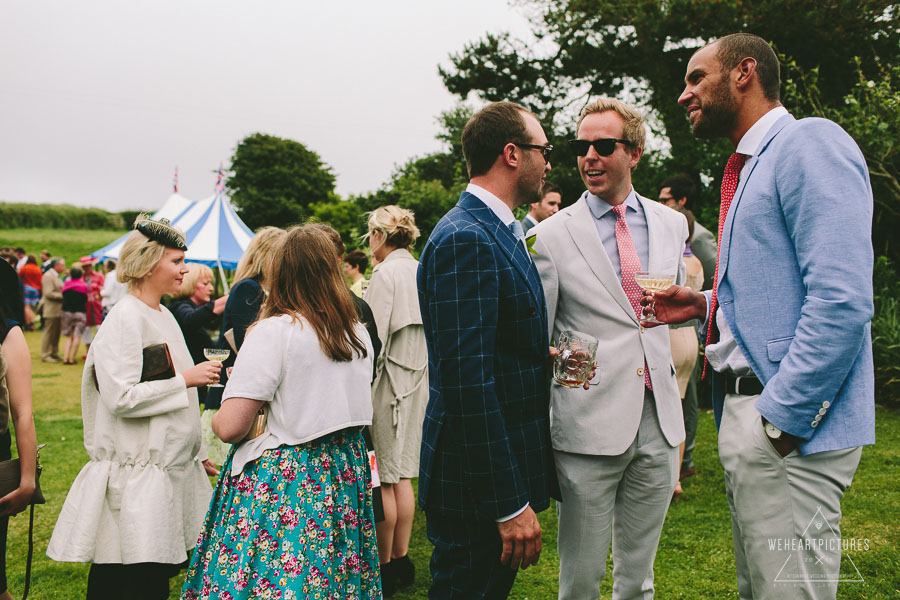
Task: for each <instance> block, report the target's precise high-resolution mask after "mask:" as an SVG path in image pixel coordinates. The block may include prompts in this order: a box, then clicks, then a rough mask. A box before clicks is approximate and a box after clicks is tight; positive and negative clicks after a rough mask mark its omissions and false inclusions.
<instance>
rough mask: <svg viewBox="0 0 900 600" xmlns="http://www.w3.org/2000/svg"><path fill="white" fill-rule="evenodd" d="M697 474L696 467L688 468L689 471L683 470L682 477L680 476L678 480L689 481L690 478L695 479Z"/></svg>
mask: <svg viewBox="0 0 900 600" xmlns="http://www.w3.org/2000/svg"><path fill="white" fill-rule="evenodd" d="M696 473H697V468H696V467H688V468H687V469H682V470H681V475H679V476H678V479H687V478H688V477H693V476H694V475H695V474H696Z"/></svg>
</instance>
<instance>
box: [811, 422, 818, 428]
mask: <svg viewBox="0 0 900 600" xmlns="http://www.w3.org/2000/svg"><path fill="white" fill-rule="evenodd" d="M809 426H810V427H818V426H819V422H818V421H813V422H812V423H810V424H809Z"/></svg>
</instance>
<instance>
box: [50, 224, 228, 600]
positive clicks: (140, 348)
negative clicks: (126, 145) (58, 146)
mask: <svg viewBox="0 0 900 600" xmlns="http://www.w3.org/2000/svg"><path fill="white" fill-rule="evenodd" d="M185 250H187V246H186V245H185V241H184V234H183V233H181V232H180V231H179V230H177V229H175V228H174V227H172V226H170V225H169V223H168V221H166V220H161V221H151V220H150V219H148V218H147V217H146V216H144V215H141V216H139V217H138V220H137V221H136V222H135V231H133V232H132V233H131V235H130V236H129V237H128V238H127V239H126V241H125V243H124V245H123V246H122V250H121V252H120V254H119V268H118V270H117V273H116V276H117V277H118V279H119V281H120V282H122V283H126V284H128V288H129V293H128V295H127V296H125V298H123V299H122V300H121V301H120V302H119V303H117V304H116V305H115V306H114V307H113V309H112V310H111V311H110V312H109V315H108V317H107V319H106V320H105V321H104V323H103V327H102V328H101V329H100V330H99V331H98V333H97V337H96V338H95V340H94V343H92V344H91V348H90V350H89V351H88V355H87V361H86V362H85V368H84V374H83V376H82V382H81V407H82V418H83V420H84V446H85V448H86V449H87V453H88V456H89V457H90V459H91V460H90V462H89V463H88V464H87V465H85V467H84V468H82V470H81V472H80V473H79V474H78V477H76V479H75V482H74V483H73V484H72V487H71V489H70V490H69V494H68V496H67V498H66V501H65V504H64V505H63V508H62V511H61V512H60V515H59V519H58V521H57V523H56V528H55V529H54V530H53V536H52V538H51V539H50V545H49V547H48V548H47V555H48V556H49V557H50V558H52V559H54V560H58V561H65V562H91V563H93V564H92V565H91V570H90V574H89V575H88V584H87V598H88V599H94V598H98V599H99V598H103V599H104V600H114V599H117V598H122V599H125V598H129V599H131V598H141V599H143V598H146V599H156V598H160V599H163V598H168V594H169V591H168V590H169V578H170V577H172V576H173V575H175V574H176V573H177V572H178V570H179V569H180V567H181V566H182V563H184V562H185V561H186V560H187V551H188V550H190V549H191V548H193V546H194V543H195V542H196V540H197V535H198V534H199V532H200V527H201V525H202V523H203V518H204V516H205V513H206V507H207V505H208V503H209V499H210V497H211V495H212V488H211V486H210V484H209V479H208V477H207V476H208V475H213V474H216V471H215V467H214V466H213V465H212V463H210V462H209V461H208V460H207V457H206V451H205V449H204V448H203V444H202V443H201V435H200V412H199V406H198V401H197V390H196V388H197V387H199V386H204V385H208V384H211V383H214V382H215V381H217V380H218V378H219V371H220V369H221V363H218V362H202V363H200V364H198V365H196V366H195V365H194V363H193V361H192V360H191V355H190V353H189V352H188V349H187V346H186V345H185V342H184V337H183V336H182V334H181V329H180V328H179V326H178V323H177V322H176V321H175V318H174V317H173V316H172V314H171V313H170V312H169V311H168V310H167V309H166V308H165V307H164V306H162V304H161V303H160V300H161V299H162V297H163V296H164V295H174V294H177V293H178V292H179V291H180V289H181V283H182V279H183V277H184V275H185V273H187V271H188V269H187V267H185V264H184V252H185ZM161 344H165V346H166V348H167V350H168V355H169V358H170V361H171V368H166V367H167V365H166V355H165V352H163V353H162V354H161V356H162V361H161V362H162V365H163V368H161V369H160V370H161V371H163V374H162V375H159V376H158V377H157V378H155V379H154V380H148V377H147V374H146V373H144V372H142V371H144V370H145V367H150V366H152V364H153V363H154V362H155V361H154V360H152V358H153V357H154V356H155V357H160V352H159V349H160V346H159V345H161ZM148 350H156V352H153V353H151V352H148ZM145 360H146V362H147V363H148V364H147V365H145V364H144V363H145ZM169 372H171V373H173V376H170V375H168V373H169Z"/></svg>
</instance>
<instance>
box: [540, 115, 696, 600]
mask: <svg viewBox="0 0 900 600" xmlns="http://www.w3.org/2000/svg"><path fill="white" fill-rule="evenodd" d="M577 134H578V139H577V140H573V141H572V142H570V144H571V145H572V147H573V149H574V150H575V154H576V155H578V157H579V158H578V169H579V171H580V173H581V176H582V179H583V180H584V182H585V184H586V186H587V191H586V192H585V193H584V195H582V197H581V198H580V199H579V200H578V201H577V202H576V203H575V204H574V205H572V206H570V207H568V208H565V209H563V210H561V211H560V212H559V213H558V214H556V215H555V216H553V217H552V218H549V219H547V220H545V221H543V222H542V223H540V224H538V225H537V226H536V227H535V228H534V229H532V230H531V232H530V233H531V234H533V235H535V236H536V239H535V243H534V247H533V249H534V250H535V251H536V252H537V254H536V255H534V260H535V264H536V266H537V268H538V271H539V273H540V275H541V282H542V284H543V287H544V294H545V296H546V299H547V315H548V319H549V321H548V323H549V327H550V332H551V336H552V338H554V339H555V338H557V337H558V335H559V333H560V332H561V331H564V330H575V331H580V332H583V333H587V334H590V335H592V336H594V337H596V338H597V339H598V340H599V342H600V345H599V350H598V355H597V363H598V367H597V373H598V374H599V381H597V380H596V379H595V381H593V382H592V385H591V388H590V390H589V391H588V392H585V391H584V390H572V389H569V388H566V387H563V386H561V385H558V384H555V383H554V385H553V386H552V388H551V392H550V401H551V419H550V433H551V439H552V442H553V449H554V458H555V461H556V468H557V474H558V476H559V483H560V491H561V493H562V502H561V503H560V504H559V555H560V582H559V597H560V598H565V599H575V598H578V599H581V598H584V599H588V598H589V599H591V600H596V598H597V597H598V595H599V586H600V582H601V580H602V579H603V576H604V574H605V571H606V556H607V552H608V551H609V546H610V539H611V538H612V547H613V578H614V581H613V598H616V599H620V598H651V597H652V596H653V561H654V558H655V556H656V547H657V544H658V542H659V536H660V532H661V530H662V525H663V521H664V520H665V516H666V510H667V508H668V505H669V501H670V499H671V497H672V492H673V490H674V488H675V483H676V481H677V478H678V444H679V443H681V441H682V440H684V424H683V422H682V416H681V402H680V397H679V394H678V388H677V384H676V381H675V370H674V368H673V367H672V360H671V351H670V348H669V334H668V331H667V330H666V328H665V327H661V328H656V329H649V328H646V329H645V328H644V327H642V326H641V325H640V323H639V322H638V318H637V315H638V311H639V310H640V306H639V304H638V302H639V301H640V289H639V288H638V286H637V284H636V283H635V281H634V272H635V271H638V270H641V268H643V269H644V270H649V271H652V272H663V273H667V274H671V275H673V276H676V275H677V278H678V280H679V281H681V280H682V279H683V277H684V266H683V262H682V260H681V256H682V253H683V251H684V242H685V239H687V235H688V228H687V221H686V220H685V218H684V216H683V215H682V214H681V213H678V212H675V211H673V210H670V209H668V208H666V207H665V206H662V205H660V204H659V203H657V202H654V201H651V200H648V199H646V198H642V197H640V196H638V195H637V194H636V193H635V192H634V189H633V188H632V186H631V170H632V169H633V168H634V167H635V165H637V163H638V160H640V157H641V154H642V152H643V146H644V140H645V135H646V134H645V129H644V123H643V119H642V118H641V116H640V114H638V113H637V112H636V111H635V110H634V109H632V108H630V107H629V106H627V105H625V104H624V103H622V102H619V101H618V100H614V99H605V98H601V99H599V100H596V101H594V102H592V103H590V104H589V105H588V106H586V107H585V108H584V110H583V111H582V113H581V116H580V117H579V121H578V127H577ZM638 263H639V264H638ZM626 290H627V291H626ZM648 369H649V371H648Z"/></svg>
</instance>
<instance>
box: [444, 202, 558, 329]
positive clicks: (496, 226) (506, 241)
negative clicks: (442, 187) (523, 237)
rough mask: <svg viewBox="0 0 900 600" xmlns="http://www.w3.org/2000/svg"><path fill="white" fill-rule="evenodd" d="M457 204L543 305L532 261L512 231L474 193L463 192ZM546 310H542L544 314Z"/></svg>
mask: <svg viewBox="0 0 900 600" xmlns="http://www.w3.org/2000/svg"><path fill="white" fill-rule="evenodd" d="M458 206H459V207H460V208H462V209H464V210H465V211H467V212H468V213H469V214H471V215H472V216H473V217H474V218H475V219H477V220H478V222H479V223H481V224H482V225H483V226H484V228H485V229H486V230H487V232H488V233H489V234H490V235H491V236H492V237H493V238H494V240H496V242H497V245H498V246H499V247H500V250H501V251H502V252H503V253H504V254H505V255H506V256H507V258H509V261H510V262H511V263H512V264H513V266H514V267H515V268H516V270H517V271H518V272H519V274H521V275H522V278H523V279H524V280H525V282H526V283H527V284H528V289H529V291H530V292H531V295H532V296H533V297H534V300H535V302H537V304H538V306H541V307H543V306H544V288H543V287H542V286H541V279H540V275H539V274H538V272H537V268H536V267H535V266H534V261H533V260H531V257H530V256H529V255H528V251H527V250H526V249H525V246H524V245H523V244H522V243H521V242H519V240H517V239H516V236H514V235H513V232H512V231H511V230H510V229H509V227H507V226H506V225H504V224H503V222H502V221H501V220H500V218H499V217H497V215H496V214H495V213H494V211H492V210H491V209H490V208H489V207H488V206H487V205H486V204H485V203H484V202H482V201H481V200H479V199H478V197H477V196H475V195H474V194H470V193H469V192H463V193H462V196H461V197H460V199H459V203H458ZM546 312H547V311H546V310H544V311H543V313H544V314H546Z"/></svg>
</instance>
